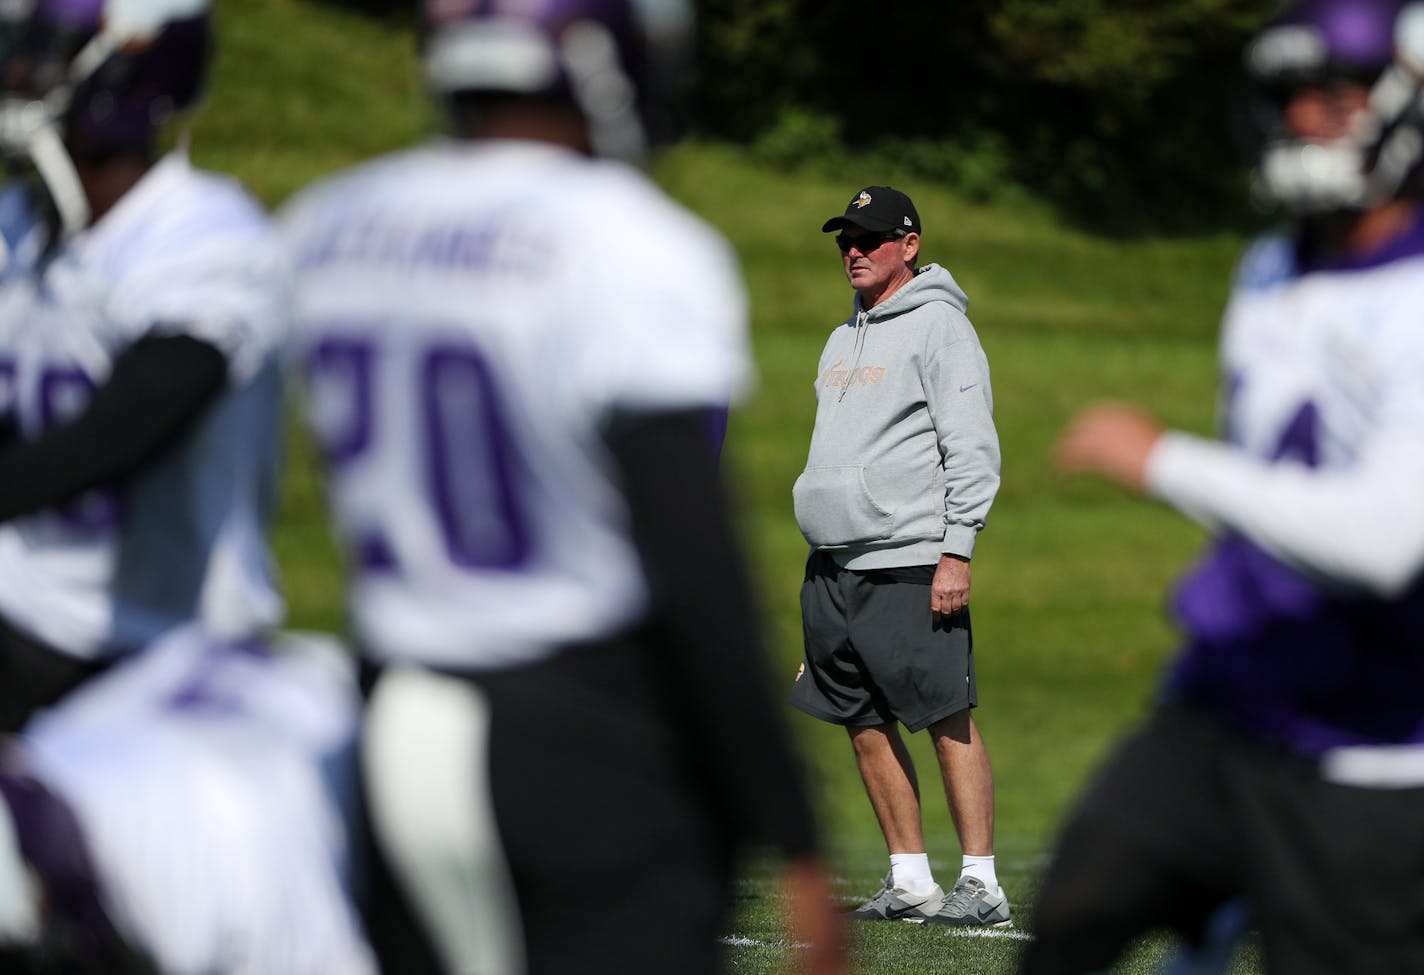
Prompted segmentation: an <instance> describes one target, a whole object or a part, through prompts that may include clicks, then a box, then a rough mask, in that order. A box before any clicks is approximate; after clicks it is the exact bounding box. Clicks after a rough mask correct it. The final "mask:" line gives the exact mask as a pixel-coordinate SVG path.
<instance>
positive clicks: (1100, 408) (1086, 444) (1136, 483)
mask: <svg viewBox="0 0 1424 975" xmlns="http://www.w3.org/2000/svg"><path fill="white" fill-rule="evenodd" d="M1161 436H1162V426H1161V424H1159V423H1158V422H1157V421H1156V420H1154V419H1153V418H1152V417H1150V416H1148V415H1147V414H1146V413H1144V412H1142V411H1141V410H1139V409H1137V408H1136V407H1134V406H1123V405H1120V404H1116V403H1102V404H1099V405H1097V406H1090V407H1089V408H1087V409H1086V410H1083V411H1082V412H1081V413H1079V414H1078V415H1077V416H1075V417H1074V418H1073V421H1072V422H1071V423H1069V424H1068V426H1067V427H1066V428H1065V429H1064V431H1063V433H1062V434H1060V435H1059V437H1058V443H1057V444H1055V445H1054V447H1053V457H1054V460H1055V461H1057V463H1058V469H1059V470H1061V471H1066V472H1070V473H1072V472H1078V471H1092V472H1094V473H1097V474H1103V475H1106V476H1107V477H1109V478H1111V479H1112V480H1114V481H1117V482H1118V483H1119V484H1121V485H1122V486H1123V487H1126V488H1131V489H1132V490H1134V491H1139V492H1140V491H1142V490H1144V489H1145V486H1146V479H1147V458H1148V457H1149V456H1150V455H1151V454H1152V448H1153V447H1155V446H1156V445H1157V440H1158V438H1159V437H1161Z"/></svg>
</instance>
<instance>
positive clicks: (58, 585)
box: [0, 0, 281, 730]
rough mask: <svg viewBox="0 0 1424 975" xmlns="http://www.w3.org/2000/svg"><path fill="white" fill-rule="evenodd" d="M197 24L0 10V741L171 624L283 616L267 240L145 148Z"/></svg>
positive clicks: (102, 9)
mask: <svg viewBox="0 0 1424 975" xmlns="http://www.w3.org/2000/svg"><path fill="white" fill-rule="evenodd" d="M206 7H207V4H206V2H205V0H18V2H14V0H12V2H3V3H0V154H3V156H4V158H5V161H6V163H7V165H8V168H9V171H10V172H11V174H12V178H11V179H10V180H9V181H8V182H7V183H6V184H5V185H4V187H3V189H0V239H3V243H4V247H3V248H2V249H3V252H4V254H3V256H4V261H3V267H0V421H3V422H0V522H3V524H0V729H11V730H13V729H15V728H18V727H19V726H20V725H21V724H22V722H23V720H24V717H25V715H26V714H28V713H29V711H30V710H31V709H32V708H34V707H35V706H37V705H43V704H46V703H48V702H50V701H52V700H54V699H55V698H57V697H58V696H59V695H60V694H62V693H63V692H64V691H65V690H66V689H68V688H69V687H71V686H73V685H74V684H76V683H78V682H79V681H80V680H82V679H83V678H84V677H85V676H87V675H89V674H91V673H92V672H94V671H95V670H98V669H101V668H102V667H103V666H104V665H105V664H107V663H108V662H109V661H110V660H112V659H113V658H114V657H116V656H118V655H120V654H122V653H123V652H126V651H128V650H131V649H132V648H134V647H138V646H142V645H145V644H147V643H148V642H149V641H151V640H152V639H153V638H154V637H155V636H156V635H157V634H159V633H161V632H163V631H164V630H166V629H168V628H170V627H172V626H174V625H175V624H177V623H180V622H182V621H184V620H189V619H192V618H195V617H201V618H203V619H204V620H206V621H207V622H208V624H209V625H210V626H211V627H213V628H214V629H215V630H216V631H218V632H223V633H242V632H246V631H249V630H252V629H254V628H256V627H261V626H265V625H270V624H271V623H273V622H275V621H276V620H277V619H278V618H279V617H280V613H281V603H280V600H279V599H278V597H277V595H276V593H275V591H274V589H273V587H272V584H271V582H270V572H269V566H268V559H267V555H266V549H265V544H264V541H263V527H264V524H265V522H266V520H267V515H268V511H269V509H270V506H271V502H272V499H273V487H274V483H275V477H276V461H277V456H276V455H277V451H278V447H279V442H280V419H281V403H280V382H279V380H280V370H279V368H278V366H277V365H276V363H277V353H276V350H277V348H278V346H279V345H280V334H281V330H280V329H279V327H278V325H279V321H280V319H279V317H278V316H279V312H280V309H281V304H280V300H279V295H278V293H277V288H276V284H277V282H278V281H279V280H280V279H279V278H278V276H277V275H276V273H275V270H276V268H277V261H276V254H275V253H274V252H275V247H274V246H273V237H272V235H271V231H270V226H269V222H268V220H267V218H266V216H265V215H264V213H263V212H262V210H261V208H260V207H259V206H258V205H257V204H256V203H255V202H254V201H253V200H252V199H251V198H250V197H249V196H248V195H247V194H246V193H245V192H244V191H243V190H242V189H241V188H240V187H239V186H237V185H236V184H235V183H233V182H232V181H231V180H228V179H226V178H220V177H217V176H213V175H209V174H206V173H203V172H200V171H197V170H194V169H192V168H191V167H190V166H189V164H188V160H187V158H186V155H185V154H184V152H183V151H182V150H179V151H174V152H171V153H169V154H167V155H164V156H162V157H159V156H158V155H157V151H156V148H155V146H156V139H157V133H158V130H159V129H160V128H161V127H162V126H163V124H164V123H165V122H166V121H167V120H168V119H170V118H171V117H172V116H173V114H174V113H175V112H177V111H179V110H181V109H183V108H185V107H186V106H188V105H190V104H191V103H192V102H193V101H194V99H195V98H196V97H197V95H198V92H199V89H200V87H201V83H202V80H203V73H204V67H205V64H206V62H207V56H208V49H209V24H208V15H207V11H206Z"/></svg>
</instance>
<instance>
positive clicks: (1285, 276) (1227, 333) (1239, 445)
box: [1148, 224, 1424, 596]
mask: <svg viewBox="0 0 1424 975" xmlns="http://www.w3.org/2000/svg"><path fill="white" fill-rule="evenodd" d="M1422 324H1424V224H1421V225H1420V226H1416V227H1415V228H1414V229H1413V230H1412V231H1411V232H1410V233H1408V234H1406V235H1405V236H1404V237H1403V238H1401V239H1400V240H1398V241H1396V243H1395V245H1394V246H1393V248H1392V249H1391V251H1390V252H1389V253H1387V254H1384V255H1380V257H1379V258H1378V259H1377V260H1375V261H1370V262H1363V263H1362V264H1361V266H1357V267H1347V268H1338V269H1322V270H1317V271H1314V272H1312V273H1309V274H1302V273H1301V271H1300V270H1299V269H1298V268H1297V267H1296V265H1295V254H1294V247H1293V243H1292V241H1290V240H1288V239H1285V238H1280V237H1270V238H1266V239H1264V240H1263V241H1262V242H1260V243H1258V245H1257V246H1256V247H1255V248H1253V249H1252V251H1251V252H1250V253H1249V254H1248V255H1247V257H1246V258H1245V260H1244V261H1243V262H1242V266H1241V269H1240V271H1239V274H1238V278H1237V282H1236V287H1235V290H1234V292H1233V295H1232V299H1231V303H1230V306H1229V307H1228V309H1227V314H1226V319H1225V324H1224V328H1223V333H1222V347H1221V359H1222V371H1223V377H1222V383H1223V389H1222V398H1223V403H1222V407H1223V408H1222V416H1223V422H1224V427H1225V429H1224V431H1223V432H1224V434H1225V436H1226V439H1227V441H1228V442H1227V443H1218V442H1213V441H1206V440H1201V439H1198V438H1195V437H1190V436H1187V435H1185V434H1169V435H1168V437H1167V438H1164V442H1163V443H1162V444H1161V445H1160V447H1159V449H1158V450H1157V451H1155V452H1154V456H1153V458H1152V462H1151V466H1150V468H1149V472H1148V474H1149V481H1150V484H1151V487H1152V489H1153V490H1154V492H1155V493H1157V494H1158V495H1159V496H1161V497H1163V498H1165V499H1166V500H1169V501H1171V502H1173V503H1174V504H1176V505H1178V506H1179V507H1181V508H1182V509H1183V510H1185V511H1187V512H1189V513H1192V514H1194V515H1196V516H1198V517H1199V518H1200V519H1201V520H1202V521H1204V522H1206V523H1207V524H1209V525H1212V526H1214V527H1219V528H1223V529H1225V530H1227V531H1230V532H1233V533H1237V534H1240V535H1242V536H1244V537H1246V538H1248V539H1250V540H1251V541H1252V542H1253V543H1254V544H1256V545H1258V546H1260V547H1261V548H1263V549H1265V550H1266V551H1268V552H1270V553H1272V554H1273V555H1274V556H1276V557H1277V558H1280V559H1282V560H1284V561H1285V562H1287V563H1288V564H1290V565H1293V566H1295V567H1296V568H1298V569H1300V570H1302V571H1304V572H1305V573H1306V574H1307V575H1310V576H1312V577H1314V578H1317V579H1320V580H1324V581H1326V582H1327V583H1328V584H1330V585H1332V586H1337V587H1343V588H1345V589H1358V590H1363V591H1366V592H1374V593H1378V594H1380V595H1385V596H1390V595H1394V594H1397V593H1398V592H1399V591H1400V590H1402V589H1403V588H1404V587H1405V586H1406V585H1408V584H1409V583H1411V582H1412V581H1413V580H1414V579H1415V577H1416V576H1417V575H1418V573H1419V571H1420V570H1421V568H1424V502H1421V494H1420V488H1419V485H1420V484H1424V327H1421V325H1422Z"/></svg>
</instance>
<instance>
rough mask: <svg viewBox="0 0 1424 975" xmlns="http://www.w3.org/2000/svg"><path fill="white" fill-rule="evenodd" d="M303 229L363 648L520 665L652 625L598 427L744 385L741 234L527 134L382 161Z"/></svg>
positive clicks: (322, 404)
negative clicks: (733, 241) (562, 647)
mask: <svg viewBox="0 0 1424 975" xmlns="http://www.w3.org/2000/svg"><path fill="white" fill-rule="evenodd" d="M286 223H287V227H286V230H287V232H288V236H289V241H290V245H291V247H292V248H293V252H294V256H293V260H294V262H295V264H296V268H297V272H296V273H297V280H296V282H295V286H294V292H295V308H296V313H295V318H296V323H295V328H296V347H297V355H298V357H299V360H300V365H301V366H302V368H303V369H304V371H305V374H306V380H307V407H308V416H309V418H310V422H311V425H312V428H313V430H314V432H315V435H316V438H317V440H318V441H319V443H320V444H321V446H322V448H323V450H324V452H325V456H326V458H327V461H328V467H329V475H328V481H329V490H330V494H331V499H332V505H333V510H334V513H335V520H336V522H337V524H338V528H339V531H340V533H341V536H342V538H343V540H344V542H345V544H346V546H347V549H348V551H349V553H350V555H351V559H352V569H353V573H352V575H353V583H352V596H351V608H350V614H351V617H352V619H353V621H354V624H355V626H356V628H357V633H358V636H359V639H360V640H361V642H362V644H363V649H364V650H365V651H366V652H368V653H371V654H373V655H374V656H376V657H378V658H382V659H413V660H417V661H421V662H424V663H427V664H432V665H443V666H452V667H459V668H466V669H478V668H486V667H499V666H507V665H511V664H517V663H521V662H526V661H530V660H533V659H536V658H538V657H539V656H541V655H543V654H546V653H548V652H549V651H550V649H551V648H553V647H555V646H557V645H559V644H563V643H567V642H569V641H577V640H586V639H596V638H599V637H603V636H607V635H609V634H611V633H613V632H614V631H616V630H618V629H620V628H622V627H625V626H627V625H628V624H629V623H631V622H632V621H634V620H635V619H637V618H638V617H639V616H640V614H641V613H642V612H644V610H645V608H646V605H647V598H648V591H647V590H648V587H647V583H646V581H645V579H644V578H643V575H642V572H641V569H640V566H639V562H638V558H637V554H636V552H635V550H634V547H633V544H632V542H631V540H630V538H629V528H628V512H627V509H626V505H625V502H624V500H623V497H622V495H621V494H620V490H619V484H618V478H617V476H616V474H615V472H614V471H613V469H612V464H611V458H610V457H609V455H608V452H607V450H606V448H605V446H604V441H603V439H602V435H603V432H604V430H605V428H606V424H607V422H608V420H609V418H610V416H612V415H613V414H614V413H615V412H617V411H619V410H634V411H636V410H649V411H666V410H683V409H695V408H725V407H726V406H727V404H728V402H729V401H730V400H731V399H732V398H733V397H734V396H735V395H736V394H737V392H738V391H739V390H740V389H741V387H742V386H743V385H744V383H745V382H746V381H747V379H748V374H749V356H748V353H747V349H746V325H745V316H746V312H745V295H744V293H743V290H742V286H741V281H740V276H739V274H738V272H737V269H736V266H735V260H734V258H733V256H732V254H731V251H730V249H729V248H728V247H727V246H726V244H725V242H724V241H723V240H722V239H721V238H720V237H719V236H717V235H716V234H715V233H713V232H712V231H711V230H710V229H709V228H708V227H707V226H706V225H705V224H703V223H702V222H701V221H699V220H697V219H696V218H694V217H693V216H691V215H690V214H688V213H686V212H685V211H684V210H682V209H681V208H680V207H678V206H677V205H676V204H674V203H673V202H672V201H670V200H669V199H668V198H667V197H666V196H665V195H663V194H662V193H661V192H660V191H659V190H657V189H656V188H655V187H654V186H653V185H652V184H651V183H650V182H649V181H648V179H647V178H646V177H645V176H643V174H641V173H640V172H637V171H636V170H633V169H631V168H628V167H626V166H623V165H621V164H614V163H608V162H599V161H593V160H590V159H587V158H585V157H583V156H579V155H576V154H572V153H569V152H566V151H563V150H559V149H554V148H551V147H546V146H539V145H531V144H524V143H494V144H469V145H467V144H458V143H453V142H450V143H438V144H434V145H430V146H427V147H423V148H420V149H417V150H413V151H410V152H407V153H403V154H400V155H396V156H392V157H389V158H387V159H384V160H381V161H377V162H376V163H374V164H371V165H369V166H366V167H363V168H360V169H358V170H356V171H354V172H352V173H349V174H345V175H343V176H340V177H338V178H336V179H333V180H330V181H328V182H326V183H324V184H322V185H320V186H318V187H316V188H314V189H313V190H311V191H308V192H307V193H306V194H304V196H303V197H301V198H300V199H299V200H298V201H297V202H296V203H295V204H294V205H293V206H292V207H291V209H290V211H289V213H288V214H287V217H286ZM709 439H710V438H709ZM709 449H711V448H710V445H709ZM688 558H697V553H696V552H689V553H688Z"/></svg>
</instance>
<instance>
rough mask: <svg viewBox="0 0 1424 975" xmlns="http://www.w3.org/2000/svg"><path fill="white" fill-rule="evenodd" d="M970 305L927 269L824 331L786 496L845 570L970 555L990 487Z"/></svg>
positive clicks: (937, 271)
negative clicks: (802, 455) (802, 465)
mask: <svg viewBox="0 0 1424 975" xmlns="http://www.w3.org/2000/svg"><path fill="white" fill-rule="evenodd" d="M968 307H969V299H968V298H966V297H965V295H964V292H963V291H961V290H960V288H959V285H958V284H956V283H955V281H954V278H953V277H951V276H950V273H949V271H947V270H945V269H944V268H943V267H940V266H939V265H938V264H927V265H925V266H924V267H922V268H920V269H919V270H918V271H917V273H916V275H915V277H914V278H913V279H912V280H910V281H909V282H908V283H906V284H905V285H903V286H902V287H901V288H900V289H899V290H898V291H896V292H895V293H894V294H892V295H891V296H890V297H889V298H887V299H886V300H885V301H883V302H881V303H880V304H879V305H877V306H875V307H874V308H872V309H870V310H869V311H863V310H862V309H861V307H860V298H859V297H858V296H857V298H856V302H855V314H854V315H853V316H851V317H850V318H848V319H847V320H846V321H845V322H843V323H842V324H841V325H839V326H837V328H836V330H835V331H834V332H832V333H831V337H830V340H829V341H828V342H827V343H826V349H825V351H824V352H822V353H821V363H820V367H819V369H818V373H819V374H818V375H817V377H816V382H815V390H816V426H815V429H814V430H813V431H812V433H811V451H810V455H809V456H808V457H807V458H806V470H805V471H803V472H802V474H801V476H800V477H798V478H797V479H796V486H795V487H794V488H793V489H792V495H793V498H794V499H795V503H796V521H797V523H798V524H799V525H800V526H801V533H802V534H803V535H805V536H806V540H807V541H809V542H810V543H811V545H812V546H813V547H815V548H819V549H825V550H826V551H828V552H829V553H830V554H831V555H832V556H833V557H834V558H835V559H836V561H837V562H839V563H840V564H841V565H843V566H845V567H846V568H849V569H884V568H891V567H896V566H908V565H932V564H934V563H937V562H938V561H939V559H940V556H941V555H942V554H946V553H948V554H953V555H961V556H964V557H965V558H968V557H969V556H970V555H972V554H973V552H974V539H975V536H976V535H977V534H978V532H979V529H981V528H983V527H984V518H985V516H986V515H987V514H988V513H989V506H990V505H991V504H993V502H994V495H995V493H996V492H997V491H998V490H999V438H998V436H997V434H996V433H995V432H994V418H993V411H994V400H993V394H992V392H991V390H990V388H989V363H988V360H987V359H986V358H985V357H984V350H983V348H981V347H980V345H979V337H978V336H977V335H976V334H975V333H974V328H973V326H972V325H970V324H969V319H968V318H966V317H965V316H964V312H965V310H966V309H967V308H968Z"/></svg>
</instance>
